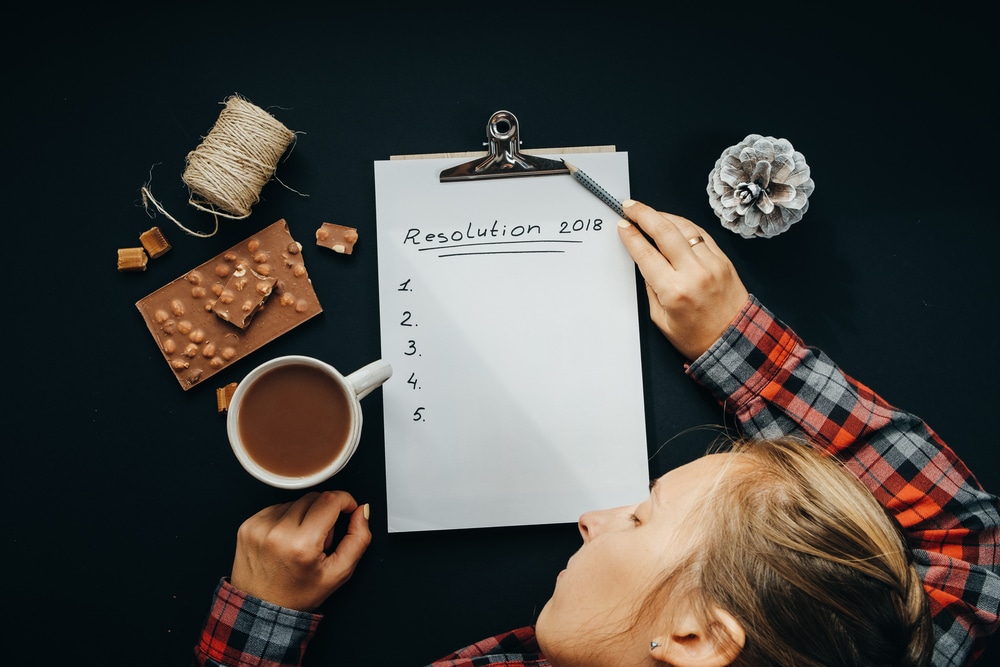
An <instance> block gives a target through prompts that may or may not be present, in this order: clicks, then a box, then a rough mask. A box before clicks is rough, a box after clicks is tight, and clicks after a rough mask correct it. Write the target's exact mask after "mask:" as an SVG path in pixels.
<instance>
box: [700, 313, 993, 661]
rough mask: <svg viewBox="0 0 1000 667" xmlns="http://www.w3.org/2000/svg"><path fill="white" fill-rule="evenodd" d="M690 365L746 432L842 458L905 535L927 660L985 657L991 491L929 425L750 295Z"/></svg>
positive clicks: (990, 597)
mask: <svg viewBox="0 0 1000 667" xmlns="http://www.w3.org/2000/svg"><path fill="white" fill-rule="evenodd" d="M688 372H689V374H690V375H691V377H693V378H694V379H695V380H697V381H698V382H700V383H702V384H703V385H705V386H706V387H708V388H709V389H710V390H711V391H712V392H713V394H714V395H715V396H716V398H717V399H718V400H719V401H720V403H722V404H723V405H724V406H725V407H726V409H727V410H728V411H729V412H731V413H732V414H733V415H734V416H735V417H736V418H737V420H738V422H739V423H740V425H741V428H742V430H743V431H744V434H745V435H748V436H750V437H763V438H767V437H776V436H781V435H785V434H799V435H803V436H805V437H806V438H808V439H809V440H810V441H812V442H814V443H815V444H816V445H817V446H818V447H820V448H822V449H823V450H824V451H825V452H826V453H827V454H829V455H831V456H837V457H838V458H840V459H841V460H843V461H844V462H845V464H846V467H847V468H848V469H849V470H850V471H851V472H852V473H854V474H855V475H856V476H857V477H858V478H859V479H860V480H861V481H862V483H864V485H865V486H867V487H868V489H869V490H870V491H871V492H872V493H873V494H874V495H875V497H876V498H877V499H878V501H879V502H880V503H881V504H882V506H883V507H885V508H886V509H888V510H889V512H890V513H891V514H892V515H893V516H894V517H895V518H896V520H897V521H898V522H899V523H900V525H902V526H903V528H904V529H905V530H906V532H907V534H908V535H909V537H910V540H911V546H912V547H913V552H914V557H915V559H916V562H917V566H918V569H919V571H920V574H921V577H922V579H923V582H924V588H925V589H926V590H927V594H928V596H929V601H930V609H931V614H932V616H933V619H934V625H935V639H936V641H935V646H934V651H935V654H934V661H933V664H935V665H962V664H966V662H967V660H968V659H969V658H970V657H971V658H973V659H974V658H975V657H976V656H978V654H979V653H981V652H982V650H983V648H984V646H985V642H986V639H987V638H988V637H989V636H990V635H991V634H992V633H993V632H995V631H996V629H997V627H998V624H1000V621H998V603H1000V562H998V561H1000V546H998V538H1000V528H998V526H1000V515H998V503H997V498H996V496H994V495H992V494H989V493H986V492H985V491H984V490H983V489H982V487H981V486H980V485H979V483H978V482H977V481H976V479H975V477H974V476H973V475H972V473H971V472H970V471H969V470H968V469H967V468H966V466H965V464H964V463H962V461H961V460H960V459H959V458H958V457H957V456H956V455H955V453H954V452H953V451H952V450H951V449H950V448H949V447H948V446H947V445H946V444H945V443H944V442H943V441H942V440H941V439H940V438H939V437H938V436H937V434H936V433H934V431H933V430H931V428H930V427H928V426H927V424H925V423H924V422H923V421H921V420H920V419H919V418H917V417H915V416H914V415H912V414H909V413H907V412H904V411H901V410H898V409H897V408H895V407H893V406H892V405H889V404H888V403H887V402H886V401H884V400H883V399H882V398H880V397H879V396H878V395H877V394H875V393H874V392H873V391H872V390H870V389H869V388H868V387H866V386H864V385H863V384H861V383H860V382H857V381H856V380H854V379H853V378H851V377H850V376H848V375H846V374H845V373H843V372H842V371H841V370H840V369H839V368H838V367H837V366H836V365H835V364H834V363H833V361H832V360H830V358H829V357H827V356H826V355H825V354H823V353H822V352H821V351H819V350H815V349H811V348H808V347H806V346H805V344H804V343H803V342H802V340H801V339H800V338H799V337H798V336H797V335H796V334H795V333H794V332H793V331H792V330H791V329H789V328H788V327H787V326H786V325H784V324H783V323H782V322H780V321H779V320H777V319H776V318H775V317H774V316H773V315H772V314H771V313H770V312H769V311H768V310H767V309H766V308H765V307H764V306H762V305H761V304H760V302H759V301H757V300H756V299H755V298H754V297H752V296H751V297H750V298H749V299H748V301H747V303H746V306H745V307H744V308H743V309H742V310H741V312H740V314H739V315H738V316H737V318H736V319H735V321H734V322H733V324H732V326H731V327H730V328H729V329H727V331H726V332H725V333H724V334H723V336H722V337H721V338H720V339H719V341H718V342H717V343H715V344H714V345H713V346H712V347H711V348H710V349H709V350H708V351H707V352H705V353H704V354H703V355H701V356H700V357H699V358H698V359H697V360H696V361H695V362H694V363H693V364H692V365H691V366H690V367H689V370H688Z"/></svg>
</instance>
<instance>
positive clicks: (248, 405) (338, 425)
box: [226, 355, 392, 489]
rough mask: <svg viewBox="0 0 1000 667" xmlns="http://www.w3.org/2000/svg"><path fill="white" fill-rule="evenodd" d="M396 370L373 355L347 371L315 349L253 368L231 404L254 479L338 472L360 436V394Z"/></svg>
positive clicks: (232, 429) (295, 483)
mask: <svg viewBox="0 0 1000 667" xmlns="http://www.w3.org/2000/svg"><path fill="white" fill-rule="evenodd" d="M391 374H392V369H391V367H390V366H389V364H388V362H385V361H383V360H378V361H374V362H372V363H370V364H368V365H367V366H365V367H363V368H361V369H359V370H357V371H355V372H354V373H351V374H350V375H348V376H344V375H343V374H341V373H340V372H339V371H337V369H335V368H333V367H332V366H330V365H329V364H327V363H325V362H322V361H320V360H318V359H315V358H312V357H305V356H300V355H290V356H285V357H278V358H276V359H272V360H271V361H269V362H266V363H264V364H262V365H261V366H258V367H257V368H256V369H254V370H253V371H251V372H250V373H249V374H248V375H247V376H246V377H245V378H244V379H243V380H242V381H241V382H240V383H239V384H238V385H237V387H236V391H235V392H234V393H233V397H232V400H231V401H230V404H229V415H228V418H227V424H226V426H227V430H228V433H229V441H230V444H231V445H232V448H233V452H234V453H235V454H236V457H237V458H238V459H239V461H240V463H241V464H242V465H243V467H244V468H245V469H246V470H247V472H249V473H250V474H251V475H253V476H254V477H256V478H257V479H259V480H261V481H263V482H265V483H267V484H270V485H272V486H277V487H281V488H289V489H292V488H306V487H309V486H314V485H315V484H318V483H320V482H322V481H325V480H326V479H329V478H330V477H331V476H333V475H335V474H336V473H337V472H339V471H340V470H341V469H342V468H343V467H344V466H345V465H346V464H347V462H348V461H349V460H350V458H351V456H353V454H354V451H355V449H356V448H357V445H358V441H359V440H360V437H361V425H362V413H361V404H360V400H361V399H362V398H363V397H365V396H367V395H368V394H369V393H370V392H371V391H373V390H374V389H375V388H376V387H378V386H380V385H381V384H382V383H384V382H385V381H386V380H387V379H389V377H390V376H391Z"/></svg>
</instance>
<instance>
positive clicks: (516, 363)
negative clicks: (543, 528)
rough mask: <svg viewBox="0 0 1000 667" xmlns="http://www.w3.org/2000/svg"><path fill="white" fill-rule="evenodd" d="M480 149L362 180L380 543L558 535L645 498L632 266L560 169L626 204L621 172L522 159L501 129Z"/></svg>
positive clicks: (501, 116) (580, 151) (592, 160)
mask: <svg viewBox="0 0 1000 667" xmlns="http://www.w3.org/2000/svg"><path fill="white" fill-rule="evenodd" d="M487 141H488V147H487V150H486V151H485V152H478V153H436V154H425V155H419V156H413V155H409V156H393V157H390V159H388V160H380V161H376V162H375V165H374V169H375V186H376V187H375V189H376V232H377V234H376V235H377V250H378V265H379V310H380V333H381V346H382V357H383V358H384V359H386V360H387V361H389V362H390V364H392V367H393V377H392V378H391V379H390V380H389V381H388V382H386V383H385V384H384V385H383V386H382V392H383V426H384V431H385V465H386V494H387V498H386V501H387V502H386V505H387V514H388V530H389V532H414V531H433V530H452V529H467V528H490V527H502V526H518V525H535V524H555V523H571V522H575V521H576V520H577V519H578V518H579V516H580V514H582V513H583V512H586V511H588V510H592V509H597V508H601V507H613V506H621V505H628V504H632V503H634V502H637V501H638V500H640V499H641V498H642V497H643V494H644V493H645V492H646V489H647V488H648V483H649V472H648V458H647V444H646V430H645V415H644V407H643V406H644V403H643V387H642V372H641V358H640V348H639V326H638V320H639V309H638V301H637V293H636V292H637V291H636V279H635V267H634V263H633V262H632V260H631V257H630V256H629V255H628V253H627V251H626V250H625V249H624V247H623V246H622V245H621V242H620V240H619V239H618V235H617V229H616V226H617V220H618V219H617V216H616V215H615V214H614V213H612V212H611V211H610V210H609V209H608V208H607V207H606V206H605V205H604V204H602V203H601V201H600V200H598V199H597V198H595V197H594V196H593V195H592V194H591V193H590V192H588V191H587V190H586V189H584V188H582V187H581V186H580V185H579V184H578V183H577V182H576V181H575V180H574V179H573V178H572V177H571V176H569V175H568V170H567V169H566V168H565V165H563V164H562V162H561V161H560V160H558V158H557V156H558V155H565V154H570V153H572V154H573V155H574V163H580V164H581V165H585V166H586V168H587V170H588V172H589V173H592V174H594V176H595V177H597V178H600V179H601V180H602V182H605V183H606V184H607V185H608V186H609V187H610V188H613V189H614V191H615V193H616V194H617V195H620V196H622V197H624V196H626V195H627V193H628V155H627V153H623V152H618V151H616V150H615V148H614V147H613V146H612V147H608V146H601V147H581V148H574V149H544V150H535V151H532V152H531V153H525V152H523V151H521V149H520V143H521V142H520V137H519V125H518V122H517V119H516V117H515V116H514V115H513V114H511V113H510V112H508V111H499V112H497V113H496V114H494V115H493V116H492V117H491V118H490V121H489V122H488V124H487ZM550 155H551V156H553V157H551V158H550V157H548V156H550ZM463 157H464V158H468V157H471V158H472V159H467V160H464V161H461V162H456V159H458V158H463ZM528 177H530V178H528Z"/></svg>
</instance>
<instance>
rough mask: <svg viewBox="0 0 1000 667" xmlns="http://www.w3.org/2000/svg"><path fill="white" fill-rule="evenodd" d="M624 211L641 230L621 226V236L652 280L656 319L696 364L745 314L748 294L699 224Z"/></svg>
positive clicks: (634, 206) (632, 208)
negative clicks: (734, 321) (737, 317)
mask: <svg viewBox="0 0 1000 667" xmlns="http://www.w3.org/2000/svg"><path fill="white" fill-rule="evenodd" d="M623 207H624V210H625V214H626V215H628V217H629V218H631V219H632V220H633V221H634V222H635V225H633V224H631V223H629V222H628V221H627V220H623V221H621V222H619V224H618V234H619V236H620V237H621V240H622V243H624V244H625V247H626V248H627V249H628V252H629V254H630V255H631V256H632V259H633V260H635V263H636V265H637V266H638V267H639V272H640V273H641V274H642V276H643V278H645V280H646V295H647V296H648V298H649V314H650V317H651V318H652V320H653V322H654V323H655V324H656V326H657V327H659V329H660V331H662V332H663V335H664V336H666V337H667V340H669V341H670V342H671V344H673V346H674V347H676V348H677V350H678V351H679V352H680V353H681V354H683V355H684V356H685V357H687V358H688V359H689V360H692V361H693V360H694V359H697V358H698V357H700V356H701V355H702V354H703V353H704V352H705V351H706V350H707V349H708V348H710V347H711V346H712V344H713V343H714V342H715V341H716V340H718V339H719V337H720V336H721V335H722V334H723V332H725V330H726V329H727V328H728V327H729V325H730V324H731V323H732V321H733V320H734V319H735V318H736V316H737V315H739V313H740V311H741V310H742V309H743V306H744V305H745V304H746V301H747V298H748V296H749V294H748V293H747V289H746V287H744V286H743V282H742V281H741V280H740V277H739V275H737V273H736V269H735V267H733V264H732V262H731V261H730V260H729V258H728V257H727V256H726V255H725V253H723V252H722V250H720V249H719V246H717V245H716V244H715V241H714V240H713V239H712V237H711V236H709V235H708V233H707V232H705V230H704V229H702V228H701V227H699V226H698V225H696V224H694V223H693V222H691V221H690V220H687V219H686V218H682V217H680V216H676V215H671V214H669V213H663V212H660V211H657V210H655V209H653V208H650V207H649V206H646V205H645V204H642V203H639V202H636V201H632V200H626V201H625V202H623ZM640 229H641V230H642V231H640ZM642 232H645V233H646V235H648V236H649V238H651V239H652V240H653V242H654V243H655V244H656V245H653V244H652V243H650V242H649V240H648V239H647V238H646V236H644V235H643V233H642ZM699 238H700V239H704V240H703V241H698V240H697V239H699Z"/></svg>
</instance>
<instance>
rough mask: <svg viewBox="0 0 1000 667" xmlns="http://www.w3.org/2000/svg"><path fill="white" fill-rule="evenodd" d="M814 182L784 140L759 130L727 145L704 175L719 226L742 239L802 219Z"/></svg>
mask: <svg viewBox="0 0 1000 667" xmlns="http://www.w3.org/2000/svg"><path fill="white" fill-rule="evenodd" d="M815 189H816V184H815V183H813V180H812V179H811V178H810V177H809V165H807V164H806V159H805V157H804V156H803V155H802V153H799V152H798V151H796V150H795V149H794V148H792V144H791V143H790V142H789V141H788V140H787V139H775V138H774V137H764V136H761V135H759V134H750V135H747V137H746V139H744V140H743V141H741V142H740V143H738V144H736V145H735V146H730V147H729V148H727V149H726V150H725V151H723V153H722V155H721V156H720V157H719V159H718V160H716V162H715V167H714V168H713V169H712V171H711V173H709V175H708V188H707V190H708V200H709V203H711V205H712V210H714V211H715V214H716V215H717V216H719V220H721V221H722V226H723V227H725V228H726V229H728V230H730V231H733V232H736V233H737V234H739V235H740V236H742V237H743V238H745V239H749V238H754V237H762V238H770V237H772V236H777V235H778V234H780V233H781V232H783V231H786V230H787V229H788V228H789V227H791V226H792V225H793V224H795V223H796V222H798V221H799V220H801V219H802V216H803V215H805V212H806V209H808V208H809V195H811V194H812V192H813V190H815Z"/></svg>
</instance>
